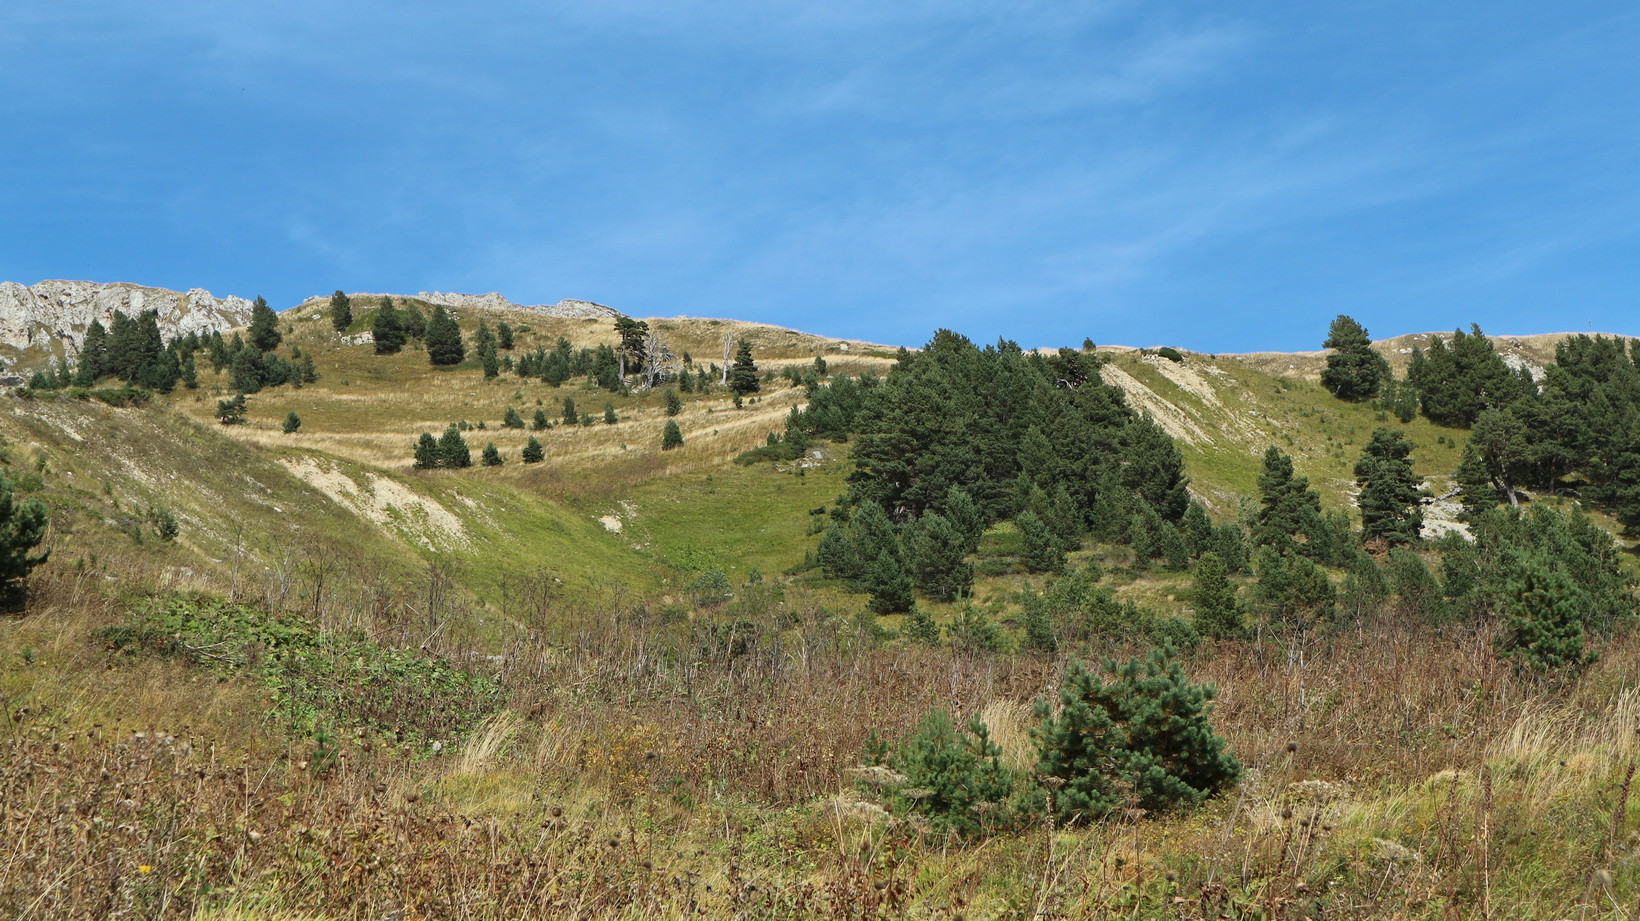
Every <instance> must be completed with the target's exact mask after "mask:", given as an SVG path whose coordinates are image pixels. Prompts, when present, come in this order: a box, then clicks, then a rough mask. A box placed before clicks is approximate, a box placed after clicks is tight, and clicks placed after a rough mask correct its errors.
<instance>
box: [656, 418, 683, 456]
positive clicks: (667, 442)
mask: <svg viewBox="0 0 1640 921" xmlns="http://www.w3.org/2000/svg"><path fill="white" fill-rule="evenodd" d="M681 447H683V430H682V429H679V428H678V423H677V422H676V421H674V420H672V419H668V420H666V428H665V430H663V431H662V432H661V450H662V451H670V450H672V449H673V448H681Z"/></svg>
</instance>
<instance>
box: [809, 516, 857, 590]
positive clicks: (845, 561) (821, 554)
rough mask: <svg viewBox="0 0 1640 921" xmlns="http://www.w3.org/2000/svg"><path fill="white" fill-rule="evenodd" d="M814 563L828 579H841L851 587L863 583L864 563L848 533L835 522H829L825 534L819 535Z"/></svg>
mask: <svg viewBox="0 0 1640 921" xmlns="http://www.w3.org/2000/svg"><path fill="white" fill-rule="evenodd" d="M815 561H816V562H817V563H819V564H820V571H821V572H823V573H825V574H826V575H827V576H828V577H830V578H833V579H842V580H843V581H845V582H848V583H849V584H850V585H851V586H852V585H856V584H861V583H863V580H864V578H865V563H864V561H863V560H861V559H860V554H859V553H858V552H857V551H856V550H855V548H854V542H853V541H852V540H850V539H849V536H848V533H847V532H846V531H844V530H843V528H842V527H840V526H839V525H838V524H837V522H836V521H835V520H834V521H831V522H829V523H828V524H827V525H826V530H825V532H824V533H822V534H821V535H820V545H819V547H817V548H816V549H815Z"/></svg>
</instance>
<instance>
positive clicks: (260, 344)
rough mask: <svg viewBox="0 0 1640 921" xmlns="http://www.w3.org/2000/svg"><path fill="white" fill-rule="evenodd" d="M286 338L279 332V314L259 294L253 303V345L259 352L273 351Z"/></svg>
mask: <svg viewBox="0 0 1640 921" xmlns="http://www.w3.org/2000/svg"><path fill="white" fill-rule="evenodd" d="M284 338H285V337H284V336H283V335H281V334H280V333H279V315H278V314H276V313H274V312H273V308H272V307H269V306H268V302H267V301H265V300H263V299H262V298H261V297H260V296H258V297H257V299H256V303H255V304H253V305H251V326H250V339H251V345H253V346H255V347H256V349H257V351H259V352H271V351H273V350H274V349H276V348H278V347H279V343H280V342H281V341H283V340H284Z"/></svg>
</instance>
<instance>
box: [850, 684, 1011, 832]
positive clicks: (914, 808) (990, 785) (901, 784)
mask: <svg viewBox="0 0 1640 921" xmlns="http://www.w3.org/2000/svg"><path fill="white" fill-rule="evenodd" d="M871 747H873V746H871V744H870V743H868V750H867V753H866V760H867V762H868V763H871V762H875V763H876V764H878V765H881V766H886V767H887V768H888V769H889V770H890V771H892V772H893V773H892V774H883V773H878V774H875V775H868V776H875V777H876V778H877V779H879V780H882V781H885V782H886V783H887V785H888V787H889V795H888V799H889V801H890V803H891V805H892V807H893V808H894V809H895V810H896V811H898V812H903V813H912V814H915V815H922V816H926V817H927V818H928V819H929V820H930V821H931V822H932V823H933V824H934V825H935V826H937V827H940V828H943V829H945V830H947V831H951V832H954V833H956V834H958V835H964V836H973V835H978V834H981V833H983V832H986V831H991V830H996V829H998V828H1002V827H1006V826H1007V825H1008V824H1010V822H1011V820H1012V818H1013V810H1011V809H1010V808H1009V800H1010V796H1011V794H1012V792H1013V788H1014V776H1013V772H1012V771H1010V770H1009V769H1008V768H1007V766H1005V765H1004V764H1003V763H1002V749H1000V748H999V747H997V744H996V743H995V742H992V741H991V735H990V732H989V730H987V729H986V726H985V724H984V723H983V722H981V721H980V719H979V717H977V716H976V717H974V718H973V719H971V720H969V721H968V728H967V731H962V730H959V729H957V727H956V726H955V725H953V724H952V722H951V716H950V714H948V713H946V712H945V711H944V710H931V711H929V713H928V715H927V716H925V717H923V720H922V722H921V723H919V724H918V725H917V729H916V731H915V732H913V733H912V734H911V736H910V737H909V738H907V739H906V740H905V742H904V743H902V744H901V745H900V747H899V748H898V749H897V750H896V751H894V752H893V753H892V754H888V755H887V756H886V757H884V753H883V752H882V750H881V746H880V745H877V746H875V747H876V748H877V751H875V752H873V751H871V750H870V749H871Z"/></svg>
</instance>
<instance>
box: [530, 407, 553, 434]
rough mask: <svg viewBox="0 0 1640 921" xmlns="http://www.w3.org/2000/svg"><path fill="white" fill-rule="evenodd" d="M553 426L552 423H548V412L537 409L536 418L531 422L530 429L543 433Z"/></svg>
mask: <svg viewBox="0 0 1640 921" xmlns="http://www.w3.org/2000/svg"><path fill="white" fill-rule="evenodd" d="M551 425H552V423H551V422H548V421H547V411H546V410H544V409H540V408H537V409H536V410H535V417H534V418H533V419H531V420H530V428H531V429H533V430H535V431H537V432H541V431H545V430H546V429H547V428H549V427H550V426H551Z"/></svg>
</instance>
